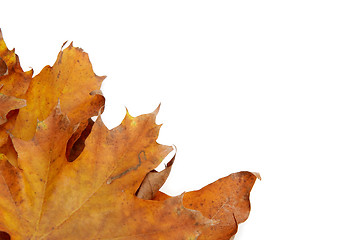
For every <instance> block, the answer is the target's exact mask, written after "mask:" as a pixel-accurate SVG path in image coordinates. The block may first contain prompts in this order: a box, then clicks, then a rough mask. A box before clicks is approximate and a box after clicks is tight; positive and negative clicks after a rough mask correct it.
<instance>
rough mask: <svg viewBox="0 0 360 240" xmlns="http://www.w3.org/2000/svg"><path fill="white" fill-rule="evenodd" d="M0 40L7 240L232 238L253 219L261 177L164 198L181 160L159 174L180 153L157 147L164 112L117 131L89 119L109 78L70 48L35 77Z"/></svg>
mask: <svg viewBox="0 0 360 240" xmlns="http://www.w3.org/2000/svg"><path fill="white" fill-rule="evenodd" d="M0 33H1V32H0ZM0 36H1V38H0V57H1V58H0V59H1V61H2V62H1V61H0V84H3V88H4V89H3V88H1V89H0V127H1V128H0V140H1V141H0V144H1V145H0V239H10V237H11V239H13V240H24V239H32V240H40V239H51V240H53V239H114V240H115V239H118V240H120V239H135V240H145V239H150V240H151V239H154V240H155V239H209V240H222V239H224V240H228V239H231V238H232V236H233V235H234V234H235V233H236V231H237V226H238V224H239V223H241V222H244V221H245V220H246V219H247V218H248V216H249V212H250V202H249V194H250V191H251V189H252V187H253V185H254V183H255V180H256V179H257V178H258V177H259V176H258V175H257V174H256V173H251V172H238V173H234V174H231V175H229V176H227V177H225V178H222V179H219V180H218V181H216V182H214V183H212V184H209V185H208V186H206V187H204V188H202V189H200V190H198V191H193V192H186V193H183V194H181V195H179V196H175V197H170V196H168V195H166V194H165V193H162V192H160V191H159V189H160V188H161V186H162V185H163V184H164V182H165V181H166V179H167V177H168V175H169V173H170V170H171V168H172V166H173V163H174V159H175V156H174V157H173V159H172V160H171V161H169V163H168V164H167V165H166V167H165V169H164V170H163V171H161V172H156V171H155V170H154V169H155V168H156V167H157V166H158V165H159V164H160V163H161V162H162V161H163V159H164V158H165V157H166V156H167V155H168V154H169V153H170V152H171V151H173V150H174V149H173V147H171V146H166V145H161V144H159V143H157V142H156V140H157V138H158V134H159V130H160V126H161V125H158V124H156V115H157V113H158V111H159V107H158V108H157V109H156V110H155V111H154V112H152V113H149V114H144V115H140V116H137V117H133V116H131V115H130V114H129V112H128V111H127V112H126V116H125V118H124V119H123V121H122V123H121V124H120V125H119V126H118V127H116V128H114V129H111V130H109V129H107V127H106V126H105V125H104V123H103V122H102V120H101V116H100V115H99V116H98V117H97V120H96V121H95V122H93V121H92V120H91V119H90V117H92V116H94V115H97V114H100V113H101V112H102V110H103V106H104V101H105V99H104V97H103V96H102V94H101V92H100V91H99V89H100V86H101V82H102V80H103V79H104V78H103V77H98V76H96V75H95V74H94V73H93V70H92V67H91V63H90V61H89V59H88V56H87V54H86V53H84V52H83V51H82V50H81V49H79V48H75V47H73V46H72V44H70V46H69V47H68V48H66V49H64V50H61V52H60V53H59V55H58V58H57V60H56V62H55V64H54V65H53V66H52V67H50V66H47V67H45V68H44V69H43V70H42V71H41V72H40V74H39V75H37V76H35V77H34V78H32V72H30V73H31V74H30V73H26V72H23V71H22V69H21V67H20V63H19V60H18V57H17V56H16V54H15V53H14V51H9V50H8V49H7V48H6V45H5V43H4V42H3V38H2V35H0ZM1 74H2V75H1ZM18 86H19V88H17V87H18ZM1 91H4V92H1Z"/></svg>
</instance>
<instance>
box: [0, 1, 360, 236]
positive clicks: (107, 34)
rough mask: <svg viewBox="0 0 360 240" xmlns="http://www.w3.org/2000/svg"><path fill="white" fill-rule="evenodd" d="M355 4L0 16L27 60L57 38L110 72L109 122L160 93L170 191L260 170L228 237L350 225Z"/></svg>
mask: <svg viewBox="0 0 360 240" xmlns="http://www.w3.org/2000/svg"><path fill="white" fill-rule="evenodd" d="M10 2H11V3H10ZM117 2H118V3H117ZM359 12H360V3H359V2H358V1H346V0H342V1H331V0H327V1H319V0H309V1H307V0H302V1H288V0H287V1H285V0H284V1H279V0H277V1H276V0H275V1H194V0H192V1H186V0H183V1H112V2H107V1H94V2H90V1H86V2H85V1H84V2H78V1H69V2H67V1H57V2H54V1H47V2H46V1H45V2H42V3H34V2H32V1H28V2H16V1H8V3H5V4H4V3H3V2H2V3H1V13H0V27H1V28H2V31H3V35H4V38H5V41H6V43H7V44H8V46H9V48H13V47H16V53H17V54H18V55H19V56H20V61H21V64H22V66H23V68H24V69H26V70H28V69H29V67H32V68H33V69H34V70H35V73H38V72H39V71H40V70H41V69H42V67H44V66H45V65H47V64H50V65H52V64H53V63H54V61H55V59H56V56H57V53H58V51H59V50H60V47H61V45H62V43H63V42H64V41H66V40H70V41H74V45H75V46H79V47H82V48H83V49H84V50H85V51H86V52H88V53H89V55H90V59H91V61H92V63H93V67H94V70H95V73H96V74H98V75H107V76H108V77H107V79H106V80H105V82H104V84H103V88H102V90H103V92H104V94H105V96H106V101H107V102H106V110H105V113H104V114H103V118H104V121H105V123H106V125H107V126H108V127H109V128H113V127H115V126H116V125H117V124H119V123H120V122H121V120H122V118H123V116H124V113H125V108H124V107H125V106H126V107H127V108H128V109H129V111H130V113H131V114H132V115H134V116H136V115H139V114H143V113H148V112H151V111H153V110H154V109H155V108H156V107H157V105H158V104H159V103H160V102H161V110H160V114H159V116H158V122H159V123H164V125H163V127H162V130H161V132H160V137H159V140H158V141H159V142H160V143H163V144H170V145H171V144H175V145H176V146H177V149H178V154H177V159H176V162H175V164H174V168H173V171H172V173H171V175H170V178H169V179H168V182H167V183H166V184H165V186H164V188H163V191H165V192H167V193H168V194H171V195H177V194H180V193H182V192H183V191H189V190H194V189H199V188H201V187H202V186H204V185H206V184H208V183H210V182H213V181H215V180H216V179H218V178H220V177H223V176H226V175H228V174H230V173H232V172H236V171H241V170H250V171H257V172H260V173H261V175H262V177H263V180H262V181H261V182H260V181H258V182H256V184H255V186H254V188H253V191H252V193H251V202H252V212H251V214H250V217H249V219H248V221H247V222H246V223H244V224H241V225H240V228H239V231H240V233H238V235H237V238H236V239H244V240H245V239H246V240H251V239H277V240H279V239H281V240H288V239H301V240H303V239H360V233H359V230H357V229H356V228H358V227H359V216H360V207H359V202H360V197H359V194H358V193H359V179H358V177H357V174H358V169H359V167H358V165H357V164H356V163H358V162H359V157H360V152H359V150H360V149H359V146H360V94H359V91H360V82H359V80H360V68H359V66H360V28H359V27H360V14H359Z"/></svg>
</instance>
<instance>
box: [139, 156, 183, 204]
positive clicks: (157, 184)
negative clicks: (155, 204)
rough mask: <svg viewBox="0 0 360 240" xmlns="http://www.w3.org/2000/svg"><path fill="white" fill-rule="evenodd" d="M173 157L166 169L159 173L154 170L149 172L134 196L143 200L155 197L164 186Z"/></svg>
mask: <svg viewBox="0 0 360 240" xmlns="http://www.w3.org/2000/svg"><path fill="white" fill-rule="evenodd" d="M175 156H176V154H175V155H174V157H173V158H172V159H171V160H170V161H169V162H168V163H167V164H166V167H165V169H164V170H162V171H161V172H157V171H156V170H152V171H150V172H149V173H148V174H147V175H146V177H145V178H144V180H143V181H142V183H141V185H140V187H139V189H138V190H137V192H136V196H137V197H139V198H142V199H145V200H151V199H153V198H154V197H155V195H156V193H157V192H158V191H159V190H160V188H161V187H162V185H164V183H165V181H166V179H167V178H168V176H169V174H170V171H171V167H172V165H173V164H174V161H175Z"/></svg>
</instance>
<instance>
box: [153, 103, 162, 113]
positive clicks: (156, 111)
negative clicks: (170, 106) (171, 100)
mask: <svg viewBox="0 0 360 240" xmlns="http://www.w3.org/2000/svg"><path fill="white" fill-rule="evenodd" d="M160 107H161V103H159V105H158V106H157V108H156V109H155V110H154V111H153V112H152V114H154V115H155V116H157V115H158V113H159V111H160Z"/></svg>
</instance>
